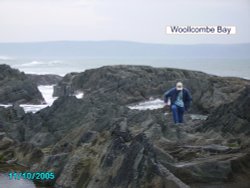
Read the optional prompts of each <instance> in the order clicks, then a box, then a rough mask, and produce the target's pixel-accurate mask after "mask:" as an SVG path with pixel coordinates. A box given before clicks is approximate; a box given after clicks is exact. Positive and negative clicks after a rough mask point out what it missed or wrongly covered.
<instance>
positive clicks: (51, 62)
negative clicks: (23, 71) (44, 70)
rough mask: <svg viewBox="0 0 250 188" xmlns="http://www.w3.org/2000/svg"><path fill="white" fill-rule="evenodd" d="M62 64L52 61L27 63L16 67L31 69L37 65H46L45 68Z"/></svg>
mask: <svg viewBox="0 0 250 188" xmlns="http://www.w3.org/2000/svg"><path fill="white" fill-rule="evenodd" d="M62 63H63V62H62V61H61V60H52V61H31V62H28V63H23V64H20V65H16V66H17V67H32V66H37V65H47V66H53V65H57V64H62Z"/></svg>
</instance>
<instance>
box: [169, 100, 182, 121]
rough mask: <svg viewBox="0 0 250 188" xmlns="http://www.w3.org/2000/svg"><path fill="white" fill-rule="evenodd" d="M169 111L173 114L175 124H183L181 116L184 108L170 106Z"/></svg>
mask: <svg viewBox="0 0 250 188" xmlns="http://www.w3.org/2000/svg"><path fill="white" fill-rule="evenodd" d="M171 110H172V113H173V119H174V122H175V123H183V115H184V111H185V108H184V107H179V106H177V105H175V104H173V105H171Z"/></svg>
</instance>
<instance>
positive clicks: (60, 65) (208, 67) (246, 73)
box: [0, 56, 250, 113]
mask: <svg viewBox="0 0 250 188" xmlns="http://www.w3.org/2000/svg"><path fill="white" fill-rule="evenodd" d="M0 64H8V65H10V66H11V67H13V68H17V69H19V70H20V71H23V72H25V73H29V74H57V75H61V76H64V75H66V74H67V73H70V72H83V71H85V70H87V69H93V68H99V67H102V66H107V65H147V66H152V67H159V68H160V67H169V68H178V69H186V70H196V71H202V72H205V73H208V74H212V75H217V76H227V77H240V78H244V79H250V59H166V58H127V57H126V58H84V59H51V58H50V59H48V58H11V57H7V56H0ZM38 89H39V90H40V92H41V93H42V95H43V97H44V99H45V101H46V104H42V105H31V104H21V105H20V106H21V107H23V108H24V111H25V112H26V113H28V112H32V113H35V112H37V111H39V110H41V109H43V108H45V107H47V106H51V105H52V104H53V102H54V100H56V97H53V96H52V94H53V85H50V86H39V87H38ZM83 95H84V93H83V92H82V93H81V92H80V93H76V94H75V96H76V97H77V98H79V99H80V98H82V97H83ZM11 105H12V104H0V106H4V107H9V106H11ZM163 106H164V102H163V101H162V99H153V98H152V99H150V100H149V101H142V102H140V103H138V104H132V105H129V106H128V107H129V108H131V109H134V110H147V109H150V110H152V109H157V108H162V107H163Z"/></svg>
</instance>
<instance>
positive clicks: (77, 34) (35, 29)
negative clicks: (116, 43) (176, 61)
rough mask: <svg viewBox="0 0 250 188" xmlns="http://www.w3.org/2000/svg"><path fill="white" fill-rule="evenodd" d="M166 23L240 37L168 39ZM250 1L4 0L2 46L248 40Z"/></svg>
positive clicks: (0, 28) (0, 6)
mask: <svg viewBox="0 0 250 188" xmlns="http://www.w3.org/2000/svg"><path fill="white" fill-rule="evenodd" d="M167 25H229V26H236V27H237V34H236V35H230V36H226V35H218V36H217V35H199V36H198V35H192V36H191V35H182V36H180V35H178V36H177V35H166V34H165V27H166V26H167ZM249 33H250V0H0V42H26V41H55V40H128V41H139V42H151V43H169V44H196V43H245V42H250V35H249Z"/></svg>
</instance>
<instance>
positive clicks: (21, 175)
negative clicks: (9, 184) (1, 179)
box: [8, 172, 55, 181]
mask: <svg viewBox="0 0 250 188" xmlns="http://www.w3.org/2000/svg"><path fill="white" fill-rule="evenodd" d="M8 175H9V179H10V180H21V179H26V180H40V181H41V180H54V179H55V174H54V172H10V173H9V174H8Z"/></svg>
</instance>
